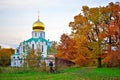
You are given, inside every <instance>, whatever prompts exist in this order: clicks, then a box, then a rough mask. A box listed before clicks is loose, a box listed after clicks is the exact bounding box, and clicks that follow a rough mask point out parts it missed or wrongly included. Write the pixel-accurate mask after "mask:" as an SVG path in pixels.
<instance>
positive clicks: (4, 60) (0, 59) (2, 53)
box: [0, 48, 14, 66]
mask: <svg viewBox="0 0 120 80" xmlns="http://www.w3.org/2000/svg"><path fill="white" fill-rule="evenodd" d="M13 53H14V49H12V48H10V49H8V48H1V49H0V65H1V66H8V65H10V61H11V60H10V59H11V55H12V54H13Z"/></svg>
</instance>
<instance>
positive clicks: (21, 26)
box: [0, 0, 118, 45]
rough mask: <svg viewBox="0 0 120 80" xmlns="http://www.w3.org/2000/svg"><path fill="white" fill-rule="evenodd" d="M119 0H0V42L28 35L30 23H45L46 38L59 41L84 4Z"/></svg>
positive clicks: (21, 38)
mask: <svg viewBox="0 0 120 80" xmlns="http://www.w3.org/2000/svg"><path fill="white" fill-rule="evenodd" d="M117 1H118V0H0V44H4V45H13V44H19V43H20V42H22V41H24V40H27V39H29V38H31V32H32V24H33V23H34V22H35V21H37V19H38V11H39V12H40V14H39V15H40V20H41V21H42V22H43V23H44V24H45V32H46V39H50V40H54V41H59V40H60V36H61V34H62V33H70V28H69V27H68V25H69V22H70V21H73V18H74V16H75V15H77V14H79V13H80V12H81V8H82V6H84V5H87V6H89V7H99V6H106V5H107V4H108V3H110V2H117Z"/></svg>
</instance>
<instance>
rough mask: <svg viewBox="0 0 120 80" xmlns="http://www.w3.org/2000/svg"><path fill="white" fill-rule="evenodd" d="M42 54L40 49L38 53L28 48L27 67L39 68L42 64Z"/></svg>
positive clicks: (37, 50)
mask: <svg viewBox="0 0 120 80" xmlns="http://www.w3.org/2000/svg"><path fill="white" fill-rule="evenodd" d="M41 59H42V52H41V50H40V49H39V48H37V49H36V52H35V51H33V50H32V49H31V48H30V47H29V46H27V55H26V59H25V60H26V61H25V64H26V66H27V67H39V66H40V64H41Z"/></svg>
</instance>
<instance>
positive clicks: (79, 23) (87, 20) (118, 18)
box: [58, 2, 120, 67]
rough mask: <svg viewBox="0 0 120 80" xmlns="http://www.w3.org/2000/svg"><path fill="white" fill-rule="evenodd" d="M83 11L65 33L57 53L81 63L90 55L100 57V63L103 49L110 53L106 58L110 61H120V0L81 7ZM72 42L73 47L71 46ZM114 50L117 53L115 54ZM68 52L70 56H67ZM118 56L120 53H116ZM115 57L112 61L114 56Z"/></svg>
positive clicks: (98, 58) (95, 57) (90, 56)
mask: <svg viewBox="0 0 120 80" xmlns="http://www.w3.org/2000/svg"><path fill="white" fill-rule="evenodd" d="M82 11H83V15H82V14H78V15H76V16H75V17H74V21H73V22H70V24H69V26H70V27H71V29H72V31H71V34H70V35H65V34H63V35H62V36H61V43H60V45H59V46H58V56H61V57H64V58H66V59H68V60H71V61H73V62H75V63H76V64H79V65H80V64H81V63H82V62H81V61H80V60H81V59H82V60H84V61H83V62H85V60H86V59H88V58H91V59H92V58H94V59H97V60H98V67H101V60H102V58H103V57H102V56H103V54H102V53H105V52H104V51H107V53H108V54H105V55H106V58H105V59H104V61H105V62H106V63H107V64H108V63H110V62H108V61H111V63H114V61H115V62H117V63H116V64H118V63H119V53H118V52H119V48H118V46H119V45H120V3H119V2H116V3H109V4H108V5H107V6H105V7H94V8H89V7H88V6H83V7H82ZM69 46H70V47H69ZM111 53H112V54H113V53H116V54H113V55H115V56H112V54H111ZM68 56H69V57H68ZM117 56H118V57H117ZM113 57H114V59H116V60H113V61H112V58H113Z"/></svg>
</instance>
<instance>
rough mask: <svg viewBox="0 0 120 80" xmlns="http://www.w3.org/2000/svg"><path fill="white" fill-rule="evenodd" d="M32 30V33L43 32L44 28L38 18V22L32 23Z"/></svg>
mask: <svg viewBox="0 0 120 80" xmlns="http://www.w3.org/2000/svg"><path fill="white" fill-rule="evenodd" d="M32 29H33V31H44V29H45V27H44V24H43V22H41V21H40V20H39V18H38V20H37V21H36V22H34V23H33V27H32Z"/></svg>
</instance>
